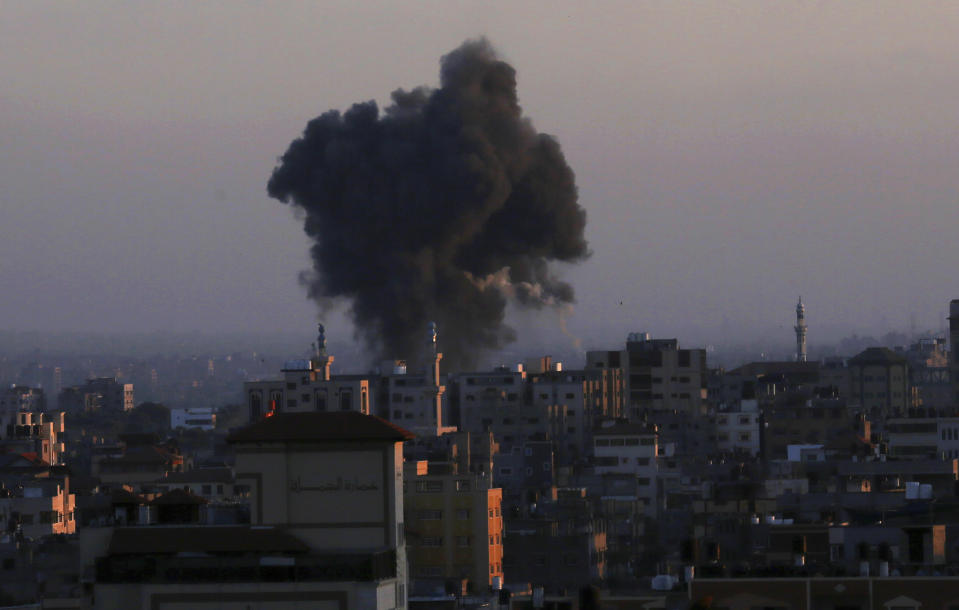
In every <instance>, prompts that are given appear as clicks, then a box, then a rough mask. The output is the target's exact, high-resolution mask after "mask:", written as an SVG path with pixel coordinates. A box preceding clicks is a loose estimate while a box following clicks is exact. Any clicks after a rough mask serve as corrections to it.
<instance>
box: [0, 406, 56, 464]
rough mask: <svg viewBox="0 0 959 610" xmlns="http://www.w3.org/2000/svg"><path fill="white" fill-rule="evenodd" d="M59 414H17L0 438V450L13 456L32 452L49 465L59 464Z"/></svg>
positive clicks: (31, 412)
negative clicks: (13, 454)
mask: <svg viewBox="0 0 959 610" xmlns="http://www.w3.org/2000/svg"><path fill="white" fill-rule="evenodd" d="M65 433H66V423H65V416H64V414H63V412H59V413H50V414H45V413H42V412H34V411H19V412H17V413H16V414H15V415H14V420H13V423H10V424H7V425H6V426H5V429H4V430H3V435H2V437H0V449H2V450H4V451H7V452H13V453H35V454H37V455H38V456H39V457H40V459H42V460H43V461H44V462H46V463H47V464H50V465H57V464H62V463H63V458H64V455H65V452H66V446H65V443H64V441H63V438H64V435H65Z"/></svg>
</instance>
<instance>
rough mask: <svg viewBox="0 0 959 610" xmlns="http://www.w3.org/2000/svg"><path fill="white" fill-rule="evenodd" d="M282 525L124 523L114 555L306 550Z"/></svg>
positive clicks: (116, 533)
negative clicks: (181, 525) (187, 525)
mask: <svg viewBox="0 0 959 610" xmlns="http://www.w3.org/2000/svg"><path fill="white" fill-rule="evenodd" d="M308 550H309V547H307V545H306V544H304V543H303V542H300V541H299V540H297V539H296V538H294V537H293V536H292V535H290V534H288V533H287V532H285V531H284V530H282V529H277V528H272V527H250V526H226V527H218V526H200V527H121V528H117V529H116V530H115V531H114V532H113V537H112V538H111V539H110V547H109V550H108V552H109V553H110V554H111V555H132V554H136V555H144V554H153V553H202V552H206V553H244V552H261V553H305V552H306V551H308Z"/></svg>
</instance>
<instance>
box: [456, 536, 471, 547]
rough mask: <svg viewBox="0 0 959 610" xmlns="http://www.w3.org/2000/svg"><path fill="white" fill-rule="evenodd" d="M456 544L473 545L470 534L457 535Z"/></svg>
mask: <svg viewBox="0 0 959 610" xmlns="http://www.w3.org/2000/svg"><path fill="white" fill-rule="evenodd" d="M456 546H473V538H472V536H457V537H456Z"/></svg>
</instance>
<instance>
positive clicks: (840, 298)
mask: <svg viewBox="0 0 959 610" xmlns="http://www.w3.org/2000/svg"><path fill="white" fill-rule="evenodd" d="M4 8H5V10H4V16H3V17H2V20H0V34H2V35H0V41H2V42H0V45H2V51H3V52H2V53H0V57H2V59H0V76H2V77H3V80H4V82H6V83H10V86H8V87H7V90H6V91H5V93H4V97H3V98H2V99H0V104H2V105H3V108H4V113H5V116H6V117H7V118H8V120H7V121H5V122H4V125H3V126H0V138H2V140H3V141H4V142H5V143H6V145H5V146H3V147H2V153H0V154H2V157H0V160H2V162H0V179H2V181H3V184H4V185H5V188H4V194H3V205H2V221H3V224H4V226H5V227H8V230H7V231H5V239H4V240H2V245H0V260H2V261H3V262H2V263H0V271H2V277H4V279H6V280H7V282H9V285H10V286H16V288H17V289H16V290H11V291H8V293H7V295H8V298H6V299H4V302H3V304H2V305H0V315H2V319H3V320H4V323H3V324H2V327H3V328H4V329H6V330H43V329H52V330H65V331H83V332H90V331H97V332H103V331H111V330H116V331H123V332H134V331H145V332H153V331H160V330H171V331H179V332H190V331H196V330H209V331H210V332H230V331H244V330H247V329H258V330H263V331H266V332H270V331H283V332H299V331H300V329H306V328H309V327H310V325H311V324H312V322H313V321H314V320H315V319H316V317H317V312H316V309H315V306H314V305H313V304H312V303H311V302H309V301H308V300H307V298H306V295H305V291H304V290H303V288H302V287H301V286H300V285H299V283H298V281H297V274H298V273H299V272H300V271H302V270H304V269H307V268H309V266H310V262H309V259H308V256H307V248H308V245H309V243H308V240H307V239H306V237H305V236H304V235H303V233H302V229H301V227H300V221H299V220H298V219H297V218H295V217H294V216H293V215H292V214H290V213H289V211H288V210H284V209H282V207H281V206H278V205H275V203H274V202H271V201H270V200H269V198H268V196H267V194H266V190H265V186H266V180H267V178H268V177H269V173H270V171H271V169H272V168H273V166H274V165H275V162H276V155H277V154H278V153H279V152H281V151H282V150H283V149H284V148H285V146H286V145H287V144H288V143H289V141H290V140H291V139H292V138H295V137H296V136H297V135H298V134H299V133H300V131H301V129H302V126H303V125H304V124H305V122H306V120H308V119H310V118H312V117H314V116H317V115H318V114H320V113H322V112H325V111H326V110H329V109H339V110H345V109H346V108H347V107H348V106H349V105H350V104H351V103H353V102H356V101H360V100H364V99H375V100H377V101H378V103H380V105H381V106H384V105H385V102H386V100H387V99H388V96H389V94H390V92H391V91H393V90H394V89H396V88H398V87H410V86H415V85H417V84H423V85H427V86H436V84H437V82H438V77H437V75H438V69H439V63H438V62H439V58H440V56H441V55H443V54H444V53H446V52H448V51H449V50H451V49H453V48H455V47H456V46H458V45H459V44H460V43H462V42H463V41H464V40H466V39H471V38H476V37H478V36H481V35H485V36H487V37H488V38H489V40H490V41H491V42H492V44H493V45H494V46H495V47H496V49H497V50H498V52H499V53H500V54H501V55H502V56H503V58H504V59H506V60H507V61H509V62H510V64H511V65H513V66H514V67H515V68H516V70H517V83H518V93H519V102H520V105H521V106H522V108H523V111H524V114H526V115H527V116H530V117H532V118H533V121H534V125H535V127H536V129H537V130H539V131H542V132H544V133H548V134H551V135H554V136H555V137H556V138H557V139H558V140H559V142H560V144H561V145H562V147H563V150H564V152H565V153H566V156H567V160H568V162H569V164H570V166H571V167H572V169H573V171H574V172H575V174H576V179H577V184H578V186H579V201H580V203H581V205H583V207H584V208H585V209H586V212H587V217H588V224H587V228H586V238H587V240H588V242H589V244H590V247H591V249H592V256H591V258H590V259H589V260H587V261H585V262H583V263H582V264H580V265H579V266H578V267H577V268H568V269H564V270H563V273H562V279H564V280H565V281H568V282H569V283H571V284H572V285H573V286H574V287H575V288H576V291H577V301H578V302H577V304H576V308H575V311H574V313H573V314H572V315H571V316H570V317H569V319H568V326H569V330H570V333H571V334H572V335H574V336H576V337H582V338H583V339H585V340H586V341H587V342H588V343H590V344H603V343H608V342H609V341H617V342H618V341H620V340H622V337H624V336H625V335H626V333H627V332H633V331H648V332H650V333H652V334H653V335H655V336H679V337H681V338H683V341H684V343H687V344H688V343H691V342H692V343H714V342H719V341H721V340H722V339H723V338H724V337H727V336H728V337H737V338H743V339H744V340H747V341H748V340H752V341H755V340H764V339H765V340H769V339H771V338H772V337H775V338H776V341H777V342H779V343H781V344H782V345H788V344H789V342H790V341H791V339H792V331H791V326H792V324H793V323H794V319H793V318H794V316H793V312H792V309H793V305H794V303H795V297H796V295H797V294H798V293H802V295H803V297H804V301H805V302H806V304H807V306H808V316H809V329H810V330H809V342H810V346H811V347H815V346H817V345H819V344H822V343H824V342H825V340H824V337H826V336H830V335H831V336H833V337H835V339H839V338H841V337H842V336H845V335H848V334H851V333H853V332H859V333H872V334H875V335H879V334H882V333H884V332H885V331H887V330H892V329H905V328H910V327H912V326H915V327H917V328H919V329H926V328H928V329H931V330H938V329H940V328H941V326H942V324H943V315H944V313H945V304H946V303H947V302H948V300H949V299H950V298H951V297H952V296H953V295H954V294H955V292H956V286H955V281H954V280H953V275H952V273H951V271H952V269H951V265H950V262H951V261H952V260H954V259H955V257H956V255H957V254H959V252H957V249H959V246H957V245H955V243H954V240H952V239H951V235H952V233H953V232H954V230H955V229H956V227H957V226H959V224H957V223H959V216H957V214H959V209H957V206H956V205H955V200H956V195H957V193H959V180H957V178H956V177H955V175H954V172H952V171H951V168H952V167H954V166H955V165H956V161H957V160H959V151H957V150H956V148H955V145H954V143H953V140H954V136H955V135H956V132H957V131H959V116H957V110H956V109H955V108H954V107H953V106H952V105H950V104H949V103H948V101H949V100H951V99H952V97H953V95H952V94H954V92H955V91H956V90H957V88H959V83H957V82H956V79H957V76H956V75H957V74H959V71H957V70H956V69H955V68H956V67H957V66H956V65H955V63H956V60H955V57H959V54H957V53H956V52H955V51H956V49H955V46H956V43H955V42H954V40H953V36H952V35H951V33H952V32H953V31H955V27H954V26H956V25H957V24H959V23H957V22H959V12H957V10H956V8H955V7H952V6H948V5H941V4H940V5H934V4H925V5H921V6H914V5H909V6H903V5H899V4H894V3H878V4H877V3H851V4H843V5H841V6H828V5H826V6H822V5H821V6H816V7H811V6H800V5H779V6H776V7H769V6H766V5H763V4H760V3H742V4H735V5H727V4H723V5H719V4H714V5H706V6H703V7H685V8H684V7H676V6H672V5H665V4H656V3H639V4H635V5H634V4H620V3H609V4H606V5H604V6H602V7H599V8H596V7H592V8H589V7H581V6H578V5H575V4H567V5H560V6H558V7H555V8H553V9H552V10H551V11H546V10H544V9H543V8H542V7H538V6H536V5H533V4H521V5H518V6H516V7H515V9H512V10H511V11H510V12H507V11H498V10H495V8H487V7H473V6H466V7H462V8H458V9H457V10H455V11H450V10H443V6H442V5H440V4H428V3H425V4H424V3H421V4H418V5H416V7H411V6H405V5H402V4H388V5H384V6H380V7H376V8H373V7H352V6H349V7H348V6H345V5H344V6H337V5H313V6H300V7H287V8H286V10H283V11H279V10H276V9H275V8H274V7H267V6H258V5H226V4H211V5H205V6H203V7H188V6H186V5H170V6H152V7H140V8H138V9H131V8H127V7H107V6H105V5H86V6H74V7H63V6H58V5H52V4H50V5H43V4H39V5H37V4H22V5H17V4H13V3H11V4H6V5H5V6H4ZM411 41H415V42H411ZM508 321H509V322H510V324H511V325H512V326H514V327H516V328H517V329H518V330H519V331H520V332H519V341H518V343H517V344H516V345H517V346H522V345H523V343H524V342H528V343H535V338H536V337H539V336H546V337H550V336H553V335H555V334H557V333H558V330H559V320H558V318H557V317H556V316H555V315H552V314H550V315H543V314H539V315H532V314H528V313H522V312H517V311H512V310H511V311H509V312H508ZM327 326H328V327H329V328H330V329H331V337H332V338H347V339H348V338H349V337H350V336H351V334H352V332H351V329H350V326H349V324H348V323H347V322H346V320H345V318H344V317H343V316H342V314H337V313H333V314H331V315H329V316H328V317H327ZM440 332H441V334H442V329H441V330H440Z"/></svg>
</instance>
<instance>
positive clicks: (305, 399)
mask: <svg viewBox="0 0 959 610" xmlns="http://www.w3.org/2000/svg"><path fill="white" fill-rule="evenodd" d="M300 402H307V403H308V402H310V395H309V394H300Z"/></svg>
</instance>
